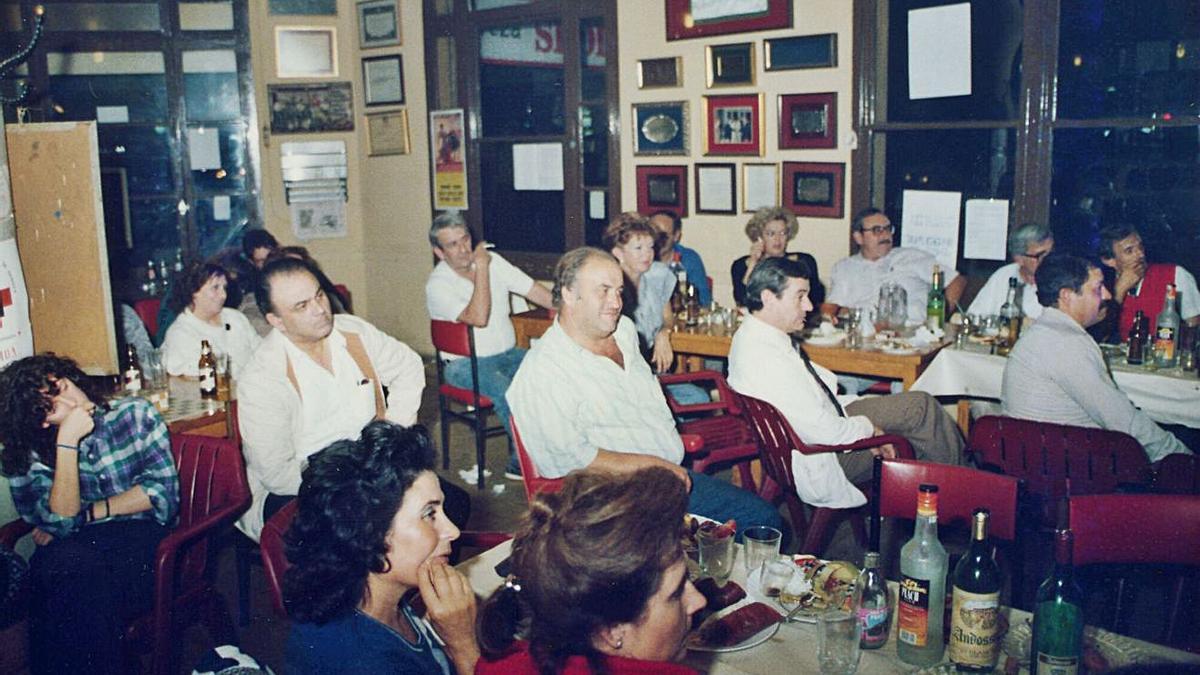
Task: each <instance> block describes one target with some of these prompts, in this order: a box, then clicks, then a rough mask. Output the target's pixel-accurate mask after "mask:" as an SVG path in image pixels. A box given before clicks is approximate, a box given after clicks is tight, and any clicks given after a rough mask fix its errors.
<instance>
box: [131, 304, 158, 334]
mask: <svg viewBox="0 0 1200 675" xmlns="http://www.w3.org/2000/svg"><path fill="white" fill-rule="evenodd" d="M160 308H162V299H161V298H142V299H141V300H137V301H135V302H134V303H133V311H134V312H136V313H137V315H138V317H139V318H140V319H141V320H142V323H144V324H146V332H147V333H149V334H150V339H152V340H153V339H154V336H155V335H158V310H159V309H160Z"/></svg>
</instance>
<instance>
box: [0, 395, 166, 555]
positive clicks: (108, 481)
mask: <svg viewBox="0 0 1200 675" xmlns="http://www.w3.org/2000/svg"><path fill="white" fill-rule="evenodd" d="M92 416H93V417H94V418H95V428H94V429H93V430H92V432H91V433H90V434H88V435H87V436H85V437H84V438H83V440H82V441H80V443H79V500H80V503H81V505H82V507H83V508H81V509H80V512H79V513H78V514H76V515H74V516H61V515H58V514H56V513H54V512H53V511H52V510H50V488H51V486H52V485H53V483H54V469H52V468H50V467H49V466H47V465H46V464H44V463H43V462H42V461H41V460H40V458H39V457H38V455H37V453H34V456H33V462H32V464H31V465H30V467H29V471H27V472H26V473H25V474H24V475H21V476H14V477H12V478H11V479H10V483H9V484H10V486H11V488H12V497H13V503H14V505H16V507H17V513H19V514H20V515H21V518H23V519H24V520H25V522H27V523H30V524H32V525H34V526H35V527H39V528H41V529H42V530H44V531H45V532H47V533H48V534H52V535H54V536H55V537H59V538H61V537H65V536H67V535H70V534H72V533H73V532H75V531H76V530H78V529H79V528H80V527H83V525H84V523H83V521H84V512H85V511H86V507H87V505H88V504H90V503H92V502H102V501H104V499H105V497H115V496H117V495H119V494H121V493H123V492H126V491H127V490H129V489H131V488H132V487H133V486H135V485H140V486H142V489H143V490H145V491H146V496H148V497H149V498H150V510H149V511H143V512H141V513H135V514H130V515H127V516H114V517H113V520H118V519H121V520H132V519H139V518H143V519H150V518H153V519H154V520H155V521H157V522H158V523H160V524H162V525H170V524H171V523H172V521H174V520H175V514H176V512H177V511H178V510H179V476H178V474H177V473H176V471H175V460H174V458H173V457H172V455H171V440H170V437H169V436H168V434H167V425H166V423H164V422H163V420H162V417H160V416H159V414H158V411H157V410H155V409H154V406H153V405H151V404H150V403H149V402H148V401H146V400H145V399H141V398H123V399H118V400H116V401H112V402H110V403H109V405H108V406H107V407H106V406H96V410H95V412H93V414H92Z"/></svg>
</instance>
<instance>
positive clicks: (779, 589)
mask: <svg viewBox="0 0 1200 675" xmlns="http://www.w3.org/2000/svg"><path fill="white" fill-rule="evenodd" d="M795 573H796V563H795V562H793V561H791V560H789V559H788V558H781V557H779V556H774V557H772V558H768V559H767V560H765V561H764V562H763V564H762V585H761V589H762V594H763V595H765V596H767V597H768V598H778V597H779V595H780V594H781V593H783V591H784V589H786V588H787V587H788V584H789V583H791V581H792V576H793V575H794V574H795Z"/></svg>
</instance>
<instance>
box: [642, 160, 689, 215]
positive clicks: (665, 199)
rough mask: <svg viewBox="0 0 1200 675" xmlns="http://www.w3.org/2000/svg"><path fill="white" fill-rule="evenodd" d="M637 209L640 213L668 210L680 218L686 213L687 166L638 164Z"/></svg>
mask: <svg viewBox="0 0 1200 675" xmlns="http://www.w3.org/2000/svg"><path fill="white" fill-rule="evenodd" d="M636 172H637V209H638V211H639V212H640V213H653V212H655V211H670V212H672V213H674V214H676V215H677V216H679V217H680V218H683V217H686V216H687V214H688V194H687V167H686V166H683V165H673V166H639V167H637V168H636Z"/></svg>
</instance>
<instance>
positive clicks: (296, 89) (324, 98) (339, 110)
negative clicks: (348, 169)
mask: <svg viewBox="0 0 1200 675" xmlns="http://www.w3.org/2000/svg"><path fill="white" fill-rule="evenodd" d="M267 100H268V102H269V103H270V106H271V133H273V134H302V133H317V132H321V131H353V130H354V95H353V94H352V93H351V89H350V83H349V82H329V83H324V84H268V85H267Z"/></svg>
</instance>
